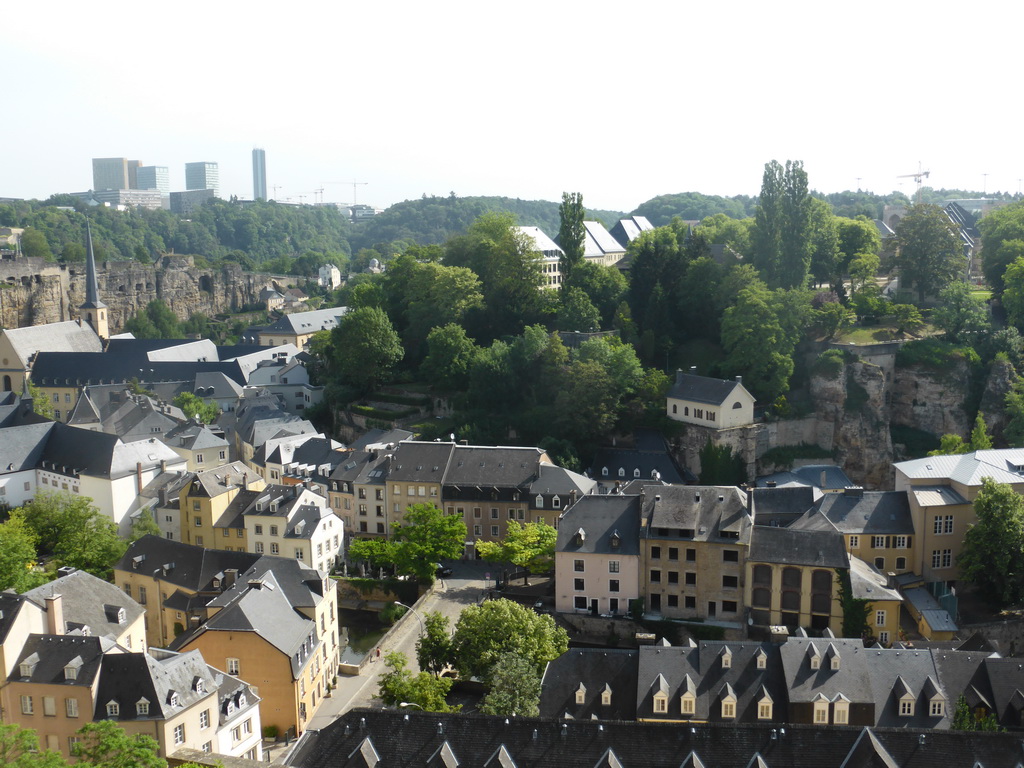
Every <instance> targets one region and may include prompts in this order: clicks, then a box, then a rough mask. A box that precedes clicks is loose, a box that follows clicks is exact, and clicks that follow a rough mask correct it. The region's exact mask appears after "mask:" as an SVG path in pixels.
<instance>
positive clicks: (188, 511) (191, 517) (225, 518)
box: [180, 461, 266, 552]
mask: <svg viewBox="0 0 1024 768" xmlns="http://www.w3.org/2000/svg"><path fill="white" fill-rule="evenodd" d="M265 487H266V483H265V482H264V481H263V478H262V477H260V476H259V475H258V474H256V473H255V472H253V471H252V470H251V469H249V468H248V467H247V466H245V464H243V463H242V462H239V461H234V462H231V463H230V464H225V465H223V466H220V467H217V468H216V469H211V470H208V471H206V472H199V473H197V474H196V475H195V477H194V479H193V480H192V482H191V483H189V484H187V485H186V486H185V487H184V488H182V490H181V494H180V500H181V505H180V515H181V541H183V542H185V543H186V544H195V545H196V546H198V547H212V548H214V549H227V550H238V551H242V552H247V551H248V547H247V546H246V538H245V524H244V521H243V520H242V518H241V516H240V515H238V514H237V512H236V511H235V510H234V509H230V507H231V503H232V501H234V499H235V497H236V496H237V495H238V493H239V491H243V490H245V491H250V490H251V491H260V490H262V489H263V488H265Z"/></svg>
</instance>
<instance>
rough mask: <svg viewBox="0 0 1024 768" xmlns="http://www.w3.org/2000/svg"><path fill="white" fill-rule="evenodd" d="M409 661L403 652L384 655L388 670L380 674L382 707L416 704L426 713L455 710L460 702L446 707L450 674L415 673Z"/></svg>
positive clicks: (458, 707) (379, 690)
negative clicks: (409, 665)
mask: <svg viewBox="0 0 1024 768" xmlns="http://www.w3.org/2000/svg"><path fill="white" fill-rule="evenodd" d="M408 663H409V660H408V659H407V658H406V656H405V654H404V653H399V652H398V651H392V652H391V653H389V654H387V655H386V656H385V657H384V666H385V667H387V669H388V671H387V672H385V673H384V674H383V675H381V676H380V680H379V681H378V682H379V685H380V687H379V689H378V691H377V696H379V697H380V700H381V701H382V702H384V705H385V706H390V707H395V706H399V705H400V704H415V705H416V706H418V707H421V708H422V709H423V710H424V711H426V712H458V711H459V710H460V709H462V705H461V704H457V705H455V706H449V705H448V702H446V701H445V698H446V697H447V696H448V691H450V690H451V688H452V683H453V680H452V679H451V678H449V677H435V676H434V675H432V674H430V673H429V672H420V673H419V674H416V675H414V674H413V673H412V672H410V671H409V670H408V669H406V665H407V664H408Z"/></svg>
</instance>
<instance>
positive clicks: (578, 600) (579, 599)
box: [572, 595, 587, 611]
mask: <svg viewBox="0 0 1024 768" xmlns="http://www.w3.org/2000/svg"><path fill="white" fill-rule="evenodd" d="M572 607H573V608H575V609H576V610H577V611H585V610H586V609H587V598H585V597H584V596H583V595H576V597H574V598H573V599H572Z"/></svg>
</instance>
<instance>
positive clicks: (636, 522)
mask: <svg viewBox="0 0 1024 768" xmlns="http://www.w3.org/2000/svg"><path fill="white" fill-rule="evenodd" d="M641 503H642V498H641V497H640V496H637V495H629V496H624V495H604V496H602V495H590V496H583V497H582V498H580V499H579V500H578V501H577V502H576V503H575V504H573V505H572V506H571V507H569V508H568V509H567V510H566V511H565V514H563V515H562V518H561V520H559V523H558V540H557V542H556V544H555V610H557V611H559V612H562V613H582V612H589V613H591V614H595V615H596V614H612V615H622V614H624V613H626V611H627V610H629V603H630V601H631V600H635V599H637V598H638V597H639V596H640V579H639V575H640V562H641V558H640V547H639V542H640V509H641Z"/></svg>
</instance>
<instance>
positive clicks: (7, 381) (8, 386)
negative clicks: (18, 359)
mask: <svg viewBox="0 0 1024 768" xmlns="http://www.w3.org/2000/svg"><path fill="white" fill-rule="evenodd" d="M10 391H11V377H10V376H8V375H7V374H4V392H10Z"/></svg>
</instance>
